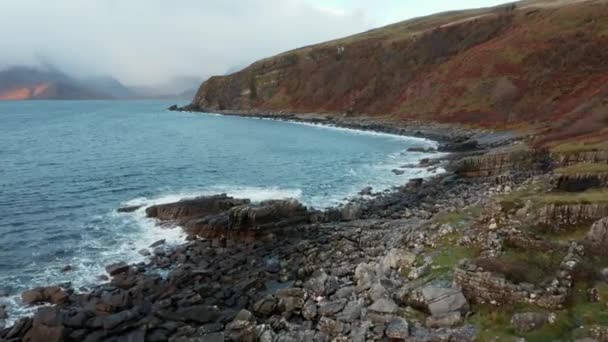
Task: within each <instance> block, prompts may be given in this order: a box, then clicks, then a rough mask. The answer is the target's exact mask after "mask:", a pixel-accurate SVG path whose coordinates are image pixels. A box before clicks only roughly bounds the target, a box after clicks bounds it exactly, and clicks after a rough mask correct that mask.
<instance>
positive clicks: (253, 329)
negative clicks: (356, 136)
mask: <svg viewBox="0 0 608 342" xmlns="http://www.w3.org/2000/svg"><path fill="white" fill-rule="evenodd" d="M324 123H327V122H324ZM332 123H333V124H336V125H344V124H343V122H342V121H333V122H332ZM368 125H378V122H374V123H372V124H368ZM351 127H353V126H351ZM369 127H371V128H374V129H376V130H378V129H377V127H376V126H368V128H369ZM382 127H385V126H382ZM359 128H360V127H359ZM394 129H395V128H390V130H394ZM386 130H387V131H389V129H388V128H386ZM421 131H422V130H421ZM391 132H392V133H395V131H391ZM399 132H401V133H402V134H406V133H407V132H411V131H399ZM437 132H438V131H437ZM461 132H462V133H455V132H453V133H454V134H453V135H451V136H450V135H449V134H444V139H443V140H442V141H443V142H444V143H443V149H444V150H452V151H460V152H458V153H454V154H452V155H451V156H450V158H448V159H447V160H445V161H443V162H444V163H447V164H446V165H445V167H446V168H447V169H448V172H447V173H445V174H441V175H438V176H436V177H433V178H430V179H426V180H422V179H418V180H412V181H410V182H409V183H408V184H405V185H403V186H401V187H399V188H397V189H394V191H391V192H383V193H373V191H372V190H371V189H364V190H363V191H362V196H361V197H359V198H355V199H353V200H351V201H350V202H349V203H347V204H345V205H344V206H341V207H338V208H332V209H328V210H325V211H314V210H309V209H308V208H306V207H304V206H302V205H301V204H300V203H298V202H297V201H295V200H272V201H265V202H261V203H252V202H251V201H249V200H248V199H238V198H232V197H229V196H227V195H223V194H221V195H216V196H210V197H200V198H195V199H189V200H183V201H179V202H175V203H169V204H163V205H157V206H152V207H148V208H146V213H147V215H148V216H149V217H153V218H156V219H157V220H158V224H161V225H179V226H181V227H183V229H185V231H186V232H187V233H188V236H189V238H188V242H187V243H185V244H183V245H181V246H178V247H177V248H174V249H171V248H167V247H166V246H165V245H164V244H163V241H159V242H158V243H155V244H154V245H152V246H150V248H149V249H148V250H143V251H141V252H142V253H146V254H149V260H148V261H147V262H144V263H139V264H133V265H129V264H126V263H117V264H113V265H108V267H107V272H108V275H109V277H110V278H109V281H108V282H107V283H104V284H101V285H99V286H97V287H96V288H94V289H93V290H92V291H90V292H87V293H79V292H77V291H76V290H75V289H72V288H71V287H70V286H69V284H64V285H61V286H52V287H46V288H36V289H32V290H29V291H25V292H24V293H23V294H22V299H23V301H24V302H25V303H28V304H31V305H40V308H39V309H38V310H37V311H36V313H35V315H34V316H33V317H23V318H20V319H19V320H18V321H17V322H16V323H15V324H14V325H13V326H10V327H6V328H4V329H1V330H0V340H1V341H22V340H23V341H174V342H178V341H224V340H228V341H269V342H270V341H385V340H391V341H473V340H481V341H485V340H492V339H491V338H488V336H491V335H492V334H498V333H499V332H500V333H502V330H499V329H503V328H504V329H506V330H505V331H508V332H515V334H519V335H522V334H527V333H534V331H536V330H538V329H543V327H546V326H557V325H558V324H561V323H559V322H561V321H560V320H561V319H562V318H561V317H562V313H564V312H566V311H564V310H569V308H570V305H571V304H570V302H569V301H570V300H572V296H573V294H576V291H577V289H578V288H577V286H578V285H577V284H578V283H577V281H578V279H580V277H581V272H582V270H586V269H587V268H584V267H582V266H585V265H586V261H585V258H586V256H588V255H592V254H586V253H585V249H586V248H587V249H588V250H589V251H591V250H598V249H599V250H601V248H598V246H599V245H601V241H604V240H606V236H608V225H606V224H605V221H602V222H599V223H595V224H593V227H592V228H591V229H590V228H589V227H590V226H591V224H592V223H593V222H595V221H597V220H596V217H595V216H593V217H591V216H585V215H586V214H585V212H583V213H578V214H577V215H578V216H576V217H577V220H578V221H577V223H578V224H582V223H581V222H583V221H584V223H585V224H588V226H585V227H584V228H583V229H584V230H585V234H583V235H584V238H581V239H578V240H577V239H573V238H569V239H570V240H567V242H564V241H562V240H559V239H557V238H555V237H554V236H553V235H551V236H553V238H549V237H548V236H549V235H543V234H545V232H546V230H540V228H539V230H538V231H536V230H533V229H532V228H528V227H537V226H538V227H545V226H546V222H544V221H543V220H541V218H539V216H538V215H537V214H536V213H537V209H538V206H537V204H538V203H540V201H541V200H540V199H537V198H535V197H534V198H533V197H526V196H538V194H539V193H541V192H543V191H550V190H551V189H552V187H555V184H554V183H555V181H554V177H553V175H552V172H551V169H552V168H553V165H552V163H551V162H550V161H547V158H549V159H551V158H550V156H549V153H548V152H538V151H535V152H530V151H527V150H524V151H522V150H521V149H520V148H519V147H518V146H519V142H517V141H514V139H515V137H514V136H513V135H510V134H505V133H502V134H494V135H492V133H490V132H472V131H466V133H464V132H465V131H461ZM450 137H451V138H450ZM498 154H506V155H508V157H505V156H501V157H500V158H498V159H497V157H496V155H498ZM497 160H499V161H500V162H497ZM600 197H601V196H600ZM544 200H545V199H543V201H544ZM543 203H544V202H543ZM560 203H561V205H563V201H562V202H560ZM547 205H550V204H549V202H547ZM121 210H133V208H122V209H121ZM548 210H549V209H546V210H545V211H548ZM568 213H569V211H568V210H565V211H564V212H563V213H562V214H560V215H561V216H558V219H559V220H562V221H563V223H568V222H569V221H568V217H564V215H565V216H568ZM547 215H549V216H551V213H548V212H547ZM551 217H553V216H551ZM534 229H536V228H534ZM587 231H589V232H587ZM598 239H599V240H598ZM598 241H599V242H598ZM530 250H533V251H542V252H543V253H544V254H546V255H551V256H553V255H555V258H552V259H551V260H550V261H544V259H543V262H545V263H543V264H542V265H540V261H539V265H536V264H535V261H534V260H536V259H534V258H537V257H538V256H536V255H535V254H534V255H532V254H529V253H531V252H529V251H530ZM513 251H518V252H513ZM527 253H528V254H527ZM518 256H523V258H524V260H526V259H525V258H528V257H529V258H530V259H529V260H530V263H532V265H533V266H534V267H536V266H538V268H539V269H541V270H539V271H538V272H539V273H541V274H540V275H539V276H538V277H536V278H535V277H534V276H535V275H536V273H535V272H536V271H535V269H533V268H531V269H530V270H529V271H530V272H529V273H531V274H532V275H530V274H528V273H527V272H526V271H527V270H526V269H525V264H524V266H523V267H524V271H523V272H522V271H521V267H522V263H521V262H520V261H519V259H517V260H515V261H513V260H512V259H508V258H515V257H518ZM554 260H555V261H554ZM507 261H509V262H507ZM606 266H608V264H607V265H606ZM585 267H587V266H585ZM592 268H593V267H592ZM596 268H597V267H596ZM588 273H590V274H592V275H590V274H587V275H586V276H585V277H586V278H584V280H585V284H587V283H588V284H593V285H589V286H588V288H585V291H590V293H591V295H593V294H595V296H594V297H593V298H591V300H595V302H599V301H605V298H603V294H601V295H600V294H598V291H599V290H598V289H602V288H601V287H598V286H596V285H595V282H596V281H599V279H600V278H598V276H597V273H598V272H588ZM606 274H607V275H608V271H607V272H606ZM605 276H606V275H605ZM588 289H595V292H593V290H588ZM600 292H601V291H600ZM606 299H608V298H606ZM49 304H50V305H49ZM492 310H498V312H499V313H490V312H494V311H492ZM504 313H509V315H511V314H512V316H509V317H508V319H506V323H504V321H505V320H497V321H496V322H492V321H487V319H488V317H494V316H495V315H499V314H504ZM0 314H1V313H0ZM567 314H568V315H570V312H569V311H568V312H567ZM492 315H494V316H492ZM564 315H566V313H564ZM501 317H502V316H501ZM1 319H2V318H1V317H0V320H1ZM556 322H558V323H556ZM505 324H506V326H507V327H505V326H504V325H505ZM575 324H576V323H575ZM560 327H561V326H560ZM493 329H496V330H493ZM572 329H574V328H572ZM603 329H604V328H602V327H601V326H598V327H595V326H593V327H592V329H590V330H588V331H586V332H585V333H586V335H585V336H584V337H585V338H591V340H605V336H608V330H603ZM602 334H604V335H602ZM602 336H604V339H603V338H602Z"/></svg>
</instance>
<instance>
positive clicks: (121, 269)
mask: <svg viewBox="0 0 608 342" xmlns="http://www.w3.org/2000/svg"><path fill="white" fill-rule="evenodd" d="M129 267H130V266H129V265H128V264H127V263H125V262H124V261H121V262H117V263H115V264H110V265H108V266H106V272H108V274H109V275H111V276H115V275H117V274H120V273H125V272H127V271H128V270H129Z"/></svg>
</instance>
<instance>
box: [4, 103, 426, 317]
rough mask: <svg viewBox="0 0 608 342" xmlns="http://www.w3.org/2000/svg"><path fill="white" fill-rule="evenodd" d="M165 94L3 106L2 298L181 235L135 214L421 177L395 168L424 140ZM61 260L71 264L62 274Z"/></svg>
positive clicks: (338, 194)
mask: <svg viewBox="0 0 608 342" xmlns="http://www.w3.org/2000/svg"><path fill="white" fill-rule="evenodd" d="M170 104H171V103H168V102H163V101H31V102H0V290H1V289H5V290H10V293H11V294H10V295H9V296H8V297H4V298H0V304H4V305H7V306H8V308H9V312H10V314H11V315H12V317H13V318H16V316H17V315H20V314H24V313H27V310H28V309H27V308H25V307H24V306H22V305H21V304H20V301H19V293H20V292H21V291H22V290H23V289H26V288H30V287H33V286H39V285H51V284H57V283H64V282H71V283H72V284H73V286H74V287H75V288H79V287H86V286H90V285H92V284H95V283H96V282H98V276H99V275H101V274H104V266H105V265H107V264H108V263H111V262H117V261H123V260H124V261H127V262H137V261H141V260H143V259H144V257H143V256H141V255H140V254H139V253H138V251H139V250H140V249H142V248H146V247H147V246H149V245H150V244H151V243H153V242H154V241H157V240H159V239H166V240H167V241H168V243H169V244H178V243H180V242H182V241H183V238H184V236H183V234H182V232H181V230H179V229H166V228H161V227H158V226H156V225H155V224H154V222H153V221H152V220H150V219H147V218H145V217H144V212H143V209H141V210H138V211H136V212H134V213H127V214H120V213H117V212H116V208H118V207H120V206H123V205H135V204H143V205H150V204H154V203H163V202H170V201H175V200H179V199H181V198H186V197H194V196H198V195H203V194H214V193H222V192H225V193H228V194H230V195H233V196H237V197H245V198H251V199H252V200H255V201H259V200H264V199H269V198H286V197H294V198H297V199H299V200H300V201H302V202H304V203H305V204H306V205H309V206H314V207H315V208H323V207H327V206H331V205H336V204H339V203H341V202H343V201H344V199H345V198H347V197H352V196H355V195H356V194H357V192H358V191H359V190H361V189H362V188H363V187H366V186H372V187H374V189H375V190H382V189H387V188H390V187H392V186H395V185H399V184H403V183H405V182H406V181H407V180H408V179H409V178H412V177H421V176H422V177H423V176H427V175H429V173H428V172H427V171H426V170H424V169H419V168H413V169H404V170H405V171H406V173H405V174H404V175H395V174H393V173H392V172H391V170H392V169H395V168H397V167H399V166H401V165H404V164H412V163H417V161H418V160H419V159H421V158H424V157H428V156H427V155H425V154H422V153H411V152H406V150H407V148H409V147H415V146H416V147H419V146H420V147H422V146H433V145H434V143H433V142H431V141H427V140H423V139H417V138H407V137H399V136H393V135H387V134H380V133H371V132H360V131H354V130H348V129H339V128H332V127H327V126H314V125H306V124H297V123H289V122H279V121H272V120H260V119H251V118H240V117H226V116H218V115H213V114H200V113H185V112H182V113H178V112H169V111H166V110H165V109H164V108H166V107H168V105H170ZM65 265H71V266H73V267H74V270H73V271H71V272H62V271H61V269H62V268H63V267H64V266H65Z"/></svg>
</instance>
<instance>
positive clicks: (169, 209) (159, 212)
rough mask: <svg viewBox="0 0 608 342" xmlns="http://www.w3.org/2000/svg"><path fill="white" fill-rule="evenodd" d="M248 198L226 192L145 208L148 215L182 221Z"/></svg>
mask: <svg viewBox="0 0 608 342" xmlns="http://www.w3.org/2000/svg"><path fill="white" fill-rule="evenodd" d="M248 203H249V200H240V199H235V198H233V197H229V196H227V195H226V194H221V195H215V196H204V197H198V198H194V199H190V200H181V201H179V202H174V203H168V204H159V205H154V206H151V207H148V208H146V215H148V217H154V218H158V219H160V220H179V221H183V220H186V219H189V218H193V217H197V216H199V217H200V216H207V215H211V214H218V213H221V212H224V211H226V210H228V209H230V208H232V207H235V206H239V205H243V204H248Z"/></svg>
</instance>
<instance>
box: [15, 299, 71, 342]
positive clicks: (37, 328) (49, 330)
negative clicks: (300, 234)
mask: <svg viewBox="0 0 608 342" xmlns="http://www.w3.org/2000/svg"><path fill="white" fill-rule="evenodd" d="M62 322H63V316H62V314H61V312H60V311H59V309H58V308H56V307H43V308H40V309H38V311H37V312H36V314H35V315H34V319H33V323H32V327H31V328H30V329H29V330H28V332H27V334H25V336H24V338H23V341H32V342H34V341H45V342H46V341H48V342H59V341H63V340H64V338H65V328H64V327H63V325H62Z"/></svg>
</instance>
